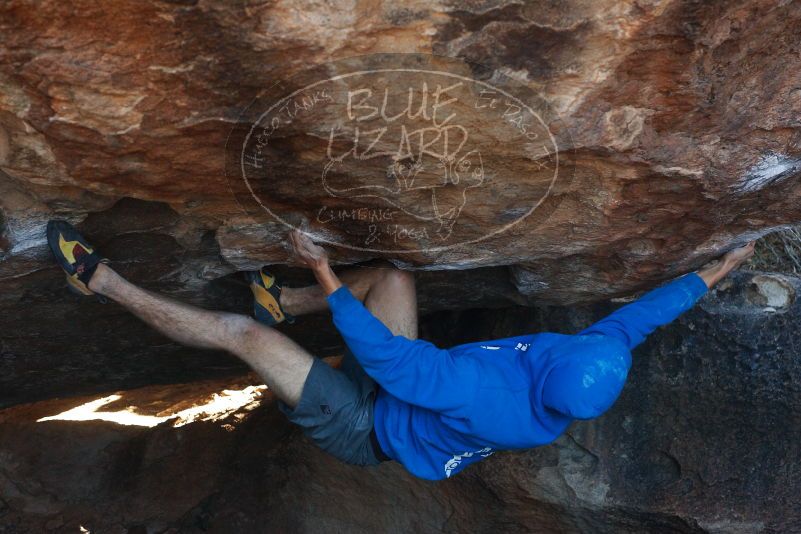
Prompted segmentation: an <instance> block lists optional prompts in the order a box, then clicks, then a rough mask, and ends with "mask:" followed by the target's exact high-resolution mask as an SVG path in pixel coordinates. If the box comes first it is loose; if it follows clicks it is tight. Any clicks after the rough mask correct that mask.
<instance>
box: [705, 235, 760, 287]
mask: <svg viewBox="0 0 801 534" xmlns="http://www.w3.org/2000/svg"><path fill="white" fill-rule="evenodd" d="M753 255H754V241H751V242H750V243H748V244H747V245H745V246H742V247H740V248H736V249H734V250H732V251H730V252H729V253H727V254H726V255H725V256H723V257H722V258H721V259H720V260H718V262H717V263H715V264H714V265H712V266H710V267H707V268H705V269H701V270H700V271H698V276H700V277H701V279H702V280H703V281H704V283H705V284H706V287H709V288H711V287H712V286H714V285H715V284H717V283H718V282H720V281H721V280H722V279H723V278H724V277H725V276H726V275H727V274H729V273H730V272H731V271H733V270H734V269H736V268H737V267H739V266H740V265H742V264H743V262H745V261H746V260H747V259H748V258H750V257H751V256H753Z"/></svg>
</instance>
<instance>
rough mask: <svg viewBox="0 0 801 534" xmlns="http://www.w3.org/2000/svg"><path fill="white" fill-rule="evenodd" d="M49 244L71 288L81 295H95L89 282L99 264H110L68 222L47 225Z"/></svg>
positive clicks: (52, 222) (53, 222) (54, 222)
mask: <svg viewBox="0 0 801 534" xmlns="http://www.w3.org/2000/svg"><path fill="white" fill-rule="evenodd" d="M47 244H48V245H50V250H52V251H53V255H54V256H55V257H56V262H58V264H59V266H60V267H61V268H62V269H63V270H64V272H65V273H66V275H67V284H68V285H69V288H70V289H71V290H72V291H74V292H75V293H78V294H80V295H94V293H93V292H92V291H91V290H90V289H89V280H91V278H92V275H93V274H95V270H96V269H97V265H98V264H99V263H108V260H107V259H105V258H103V257H101V256H100V255H99V254H98V253H97V252H95V250H94V249H93V248H92V247H91V245H89V243H87V241H86V239H84V237H83V236H82V235H81V234H79V233H78V231H77V230H76V229H75V227H73V226H72V225H71V224H70V223H68V222H66V221H50V222H48V223H47Z"/></svg>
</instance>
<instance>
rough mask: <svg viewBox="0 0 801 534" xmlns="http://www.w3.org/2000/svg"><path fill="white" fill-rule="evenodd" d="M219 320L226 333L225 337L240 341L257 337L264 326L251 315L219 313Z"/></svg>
mask: <svg viewBox="0 0 801 534" xmlns="http://www.w3.org/2000/svg"><path fill="white" fill-rule="evenodd" d="M220 320H221V322H222V324H223V325H224V326H223V327H224V328H225V330H226V333H227V334H228V336H227V337H229V338H232V339H235V340H239V341H242V342H246V341H248V340H250V339H253V338H256V337H258V335H259V332H260V331H261V330H262V329H264V328H265V326H263V325H261V324H260V323H258V322H257V321H255V320H254V319H252V318H251V317H248V316H247V315H239V314H236V313H220Z"/></svg>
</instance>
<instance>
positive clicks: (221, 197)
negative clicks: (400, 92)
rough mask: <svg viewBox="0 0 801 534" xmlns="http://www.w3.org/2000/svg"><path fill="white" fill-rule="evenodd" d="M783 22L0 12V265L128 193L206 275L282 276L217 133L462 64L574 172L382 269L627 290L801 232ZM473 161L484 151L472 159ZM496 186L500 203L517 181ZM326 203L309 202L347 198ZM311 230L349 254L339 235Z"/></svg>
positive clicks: (489, 13) (342, 9) (614, 5)
mask: <svg viewBox="0 0 801 534" xmlns="http://www.w3.org/2000/svg"><path fill="white" fill-rule="evenodd" d="M799 22H801V9H799V6H798V4H797V3H795V2H780V1H768V0H762V1H757V0H749V1H744V0H743V1H737V2H689V1H678V0H675V1H668V2H634V3H633V2H616V1H604V2H582V1H570V2H559V3H539V2H532V3H517V2H508V3H505V2H469V3H461V2H459V3H453V4H451V3H448V2H440V3H437V2H435V3H419V4H418V3H410V4H407V5H404V6H397V5H396V4H395V3H392V2H386V3H382V2H378V3H374V4H370V7H369V8H368V6H366V5H362V4H359V3H355V2H353V3H348V2H341V3H333V4H329V3H320V2H264V3H262V2H247V3H229V2H214V1H201V2H159V3H142V2H131V1H113V2H106V3H104V4H103V5H102V6H99V5H96V4H95V3H92V2H71V3H69V4H64V3H62V2H55V1H53V2H44V3H42V2H33V1H25V0H12V1H9V2H4V3H3V6H2V7H0V25H2V26H1V27H2V31H3V36H4V39H3V43H2V45H0V87H2V89H3V90H2V97H0V169H2V171H3V172H4V173H5V174H3V175H2V177H3V178H2V189H3V193H2V201H0V211H2V212H3V226H4V228H5V229H4V232H3V234H4V236H3V243H4V245H3V250H4V253H5V255H6V256H9V255H10V256H11V258H12V259H13V258H18V259H17V260H16V261H15V264H14V267H13V269H12V267H11V266H9V265H3V266H2V269H3V272H6V271H8V270H12V272H14V273H17V272H19V271H20V269H35V268H38V267H40V266H41V262H40V261H39V260H30V259H28V258H29V256H30V255H35V252H36V250H38V248H40V247H41V229H42V225H43V223H44V221H45V220H46V219H47V218H48V217H49V216H51V215H52V214H54V213H55V214H59V215H63V216H67V217H69V218H71V219H74V220H79V219H81V218H82V217H84V216H85V214H87V213H89V212H93V211H98V210H102V209H106V208H108V207H109V206H111V205H112V204H113V203H114V202H115V201H116V200H118V199H120V198H122V197H134V198H138V199H147V200H159V201H163V202H167V203H169V204H170V205H171V206H172V208H173V209H174V210H175V211H176V212H177V213H178V214H179V215H180V222H179V223H178V224H176V226H175V227H174V228H173V229H172V230H171V231H170V232H169V234H170V235H171V236H172V237H174V238H175V239H177V240H179V241H180V242H181V243H182V244H183V245H185V246H187V247H188V249H189V250H191V251H197V250H198V249H199V247H200V243H202V242H203V240H202V237H203V236H204V235H206V233H207V232H211V234H209V235H210V240H211V241H212V242H214V243H215V244H216V246H219V247H220V252H221V255H222V257H223V260H225V263H224V266H223V267H222V269H223V270H228V271H230V270H232V269H233V267H232V266H236V267H238V268H242V267H247V266H251V267H252V266H254V265H257V264H259V263H264V262H269V263H280V262H283V261H285V260H286V255H285V251H284V249H283V247H282V246H281V239H280V234H282V233H283V230H284V228H283V227H282V226H281V225H277V226H276V225H273V226H269V225H268V226H266V227H265V226H264V224H263V223H264V222H265V221H255V222H254V221H253V220H252V219H251V218H249V217H247V216H244V215H243V214H242V211H241V210H240V207H239V206H238V205H237V203H236V202H235V201H234V199H233V197H232V195H231V192H230V190H229V186H228V183H227V180H226V178H225V172H224V164H225V162H224V159H225V157H224V153H223V147H224V145H225V140H226V136H227V135H228V133H229V131H230V130H231V128H232V126H233V125H234V123H235V122H236V120H237V117H239V114H240V112H241V111H242V109H243V108H244V107H245V106H247V105H248V104H249V103H250V102H251V100H252V99H253V97H254V96H256V95H257V93H258V92H259V91H260V90H263V89H265V88H268V87H271V86H272V85H273V84H274V82H275V81H276V80H281V79H288V78H290V77H291V76H293V75H295V74H297V73H300V72H303V71H304V70H305V69H307V68H308V67H309V66H311V65H318V64H324V63H327V62H330V61H332V60H336V59H341V58H344V57H350V56H354V55H359V54H370V53H377V52H399V51H400V52H420V53H429V52H435V53H438V54H443V55H446V56H449V57H452V58H456V60H457V61H459V60H460V59H459V58H463V59H465V60H470V61H474V62H477V63H478V64H481V65H484V66H486V67H487V68H488V69H489V70H487V71H485V72H484V75H486V76H490V77H491V75H492V73H493V72H497V73H507V74H509V75H511V76H513V77H514V78H515V79H518V80H519V81H520V84H521V85H522V86H525V87H527V88H528V89H529V90H530V91H531V92H533V93H537V94H540V95H542V96H543V98H544V99H545V100H546V101H547V102H549V103H550V105H551V108H552V109H553V111H554V112H555V114H558V116H559V117H560V119H559V121H558V122H559V124H560V126H559V128H561V130H562V131H561V132H559V133H557V137H559V138H560V146H559V149H560V151H562V153H561V154H560V156H561V157H562V162H563V163H564V165H566V167H565V168H566V169H568V168H569V169H570V172H569V173H568V172H567V171H566V172H565V176H560V179H559V180H558V181H557V183H556V186H555V189H554V190H553V191H552V192H551V196H550V197H549V200H548V202H550V203H552V204H553V206H552V207H554V208H555V211H554V212H553V213H552V214H550V217H547V220H540V219H537V218H534V219H532V220H527V221H524V222H523V223H521V224H519V225H517V226H515V227H514V228H513V229H511V230H509V231H508V232H505V233H503V234H501V235H499V236H497V237H496V238H493V239H490V240H487V241H483V242H482V243H480V244H477V245H475V246H472V247H466V248H461V249H456V250H453V251H450V252H448V253H445V254H440V255H432V254H411V255H409V254H405V255H404V254H384V255H385V256H388V257H390V258H391V259H395V260H398V261H403V262H404V263H406V264H408V265H410V266H424V267H427V268H445V267H460V268H466V267H474V266H478V265H514V266H515V267H514V271H515V276H514V278H513V279H514V281H515V283H516V284H517V286H518V287H519V289H520V291H521V292H522V293H524V294H527V295H535V296H537V297H538V298H541V299H549V300H554V301H556V300H559V301H565V300H570V301H586V300H597V299H599V298H601V297H603V296H605V295H609V294H620V293H623V292H626V291H630V290H632V289H636V288H639V287H643V286H645V285H647V284H651V283H653V282H655V281H658V280H661V279H664V278H665V277H668V276H671V275H675V274H677V273H678V272H680V271H682V270H687V269H688V268H690V267H692V266H696V265H698V264H699V262H702V261H703V260H705V259H708V258H709V257H710V256H711V255H713V254H715V253H717V252H719V251H720V250H721V249H722V248H724V247H726V246H729V245H732V244H734V243H736V242H742V241H743V240H746V239H748V238H750V237H753V236H755V235H758V234H759V233H760V232H763V231H765V230H766V229H768V228H770V227H775V226H777V225H780V224H784V223H789V222H792V221H797V220H799V219H801V213H800V212H799V208H798V206H799V202H798V198H799V183H798V175H799V163H798V161H799V157H801V152H800V148H801V147H799V134H798V126H799V111H801V89H799V84H800V83H801V79H799V76H801V74H799V72H801V69H798V68H796V67H797V62H798V61H799V59H798V57H799V56H798V51H799V34H798V32H797V31H795V28H797V27H798V24H799ZM311 28H314V30H313V31H310V29H311ZM554 117H556V115H554ZM554 121H555V119H554ZM553 125H554V124H551V125H550V126H552V127H553ZM474 126H475V128H474V130H475V131H479V132H480V131H482V128H481V126H482V125H480V124H477V125H474ZM483 131H484V132H488V133H487V135H490V134H492V133H493V132H496V131H497V134H498V135H501V134H502V133H503V132H502V131H501V127H500V126H498V125H497V124H495V125H493V124H492V123H488V124H484V125H483ZM307 141H308V139H307ZM511 141H514V140H511ZM512 144H514V143H513V142H510V143H496V144H495V145H494V147H495V148H494V150H495V152H496V153H497V154H507V153H506V152H505V151H506V150H507V147H508V146H509V145H512ZM276 146H277V147H278V149H279V150H280V151H281V153H282V157H284V159H285V160H286V161H294V162H296V163H297V165H295V166H294V167H292V166H291V165H288V166H285V167H282V170H284V171H285V173H284V174H282V175H281V182H279V183H284V182H286V184H287V187H289V188H290V193H291V194H290V195H289V197H288V199H287V200H286V205H285V206H284V207H285V208H286V210H287V211H289V212H293V211H301V212H302V211H303V210H309V209H312V208H313V207H316V206H317V203H319V202H320V199H321V197H320V192H319V190H318V189H319V188H317V189H315V188H309V187H299V186H298V185H297V184H299V183H304V182H303V180H304V179H306V178H307V174H306V173H305V172H304V171H305V170H307V168H306V167H304V165H306V164H307V163H308V161H307V160H304V157H307V156H308V153H306V152H304V150H305V148H304V147H303V146H302V145H298V144H297V143H293V140H292V138H289V137H287V138H284V139H283V141H282V142H281V143H278V144H277V145H276ZM306 148H308V145H307V147H306ZM485 148H486V147H485ZM490 148H492V147H490ZM497 154H496V155H497ZM507 155H508V156H509V157H508V158H507V159H506V160H505V162H504V167H503V168H504V170H508V171H509V172H510V173H511V174H510V175H509V176H514V175H515V174H516V175H517V177H518V178H517V181H518V182H519V184H523V183H526V179H527V177H528V176H529V175H530V174H531V170H530V169H529V167H528V166H527V164H526V162H525V160H524V158H523V157H517V158H515V157H514V155H513V154H511V152H510V153H508V154H507ZM491 156H492V153H491V150H489V151H488V150H484V157H485V159H487V161H488V163H487V164H488V165H489V159H491ZM365 165H366V166H367V167H369V162H366V163H365ZM488 169H489V167H488ZM490 170H491V169H490ZM495 170H496V171H497V172H500V171H498V168H497V165H496V167H495ZM567 174H570V176H567ZM505 176H506V175H505ZM505 179H506V180H507V182H508V183H505V184H504V187H501V188H499V189H498V191H511V190H513V189H514V187H515V181H514V180H512V179H511V178H505ZM299 181H300V182H299ZM290 184H296V185H295V186H294V187H292V186H291V185H290ZM323 200H325V198H323ZM338 200H339V202H334V201H333V200H332V199H330V198H329V199H328V200H327V201H326V202H328V203H329V204H330V205H332V206H337V207H339V208H343V209H355V208H358V207H363V206H364V203H363V202H361V201H360V200H359V199H338ZM468 200H469V202H470V203H471V204H470V205H471V206H472V210H473V211H471V212H469V213H466V214H463V216H462V217H461V218H460V219H459V221H457V223H456V228H457V230H456V231H457V232H458V231H464V232H468V230H467V229H468V228H470V227H471V226H472V228H473V231H475V230H477V229H479V230H480V229H484V228H487V229H488V228H490V227H494V226H493V225H495V224H497V221H495V220H494V217H497V213H498V212H499V211H500V210H503V209H504V208H506V207H508V206H507V204H509V203H510V202H513V200H511V199H506V200H504V199H503V198H502V197H498V196H497V195H495V196H492V195H488V194H484V195H476V196H474V197H471V198H469V199H468ZM378 205H379V206H385V205H383V204H381V203H379V204H378ZM315 209H316V208H315ZM460 225H461V226H460ZM317 226H319V225H317ZM265 228H266V229H265ZM459 228H463V229H464V230H459ZM312 229H313V230H315V231H317V232H318V233H320V235H323V234H324V232H323V230H324V229H321V228H312ZM118 231H119V232H130V231H133V227H124V226H120V227H119V229H118ZM327 231H329V232H333V234H334V236H335V237H337V240H339V241H340V242H345V243H347V242H348V240H349V239H350V238H349V237H347V236H344V234H343V232H346V231H348V226H347V225H339V226H337V227H335V228H333V229H327ZM404 246H406V247H408V246H411V245H408V244H407V245H403V244H402V245H401V248H403V247H404ZM337 254H338V257H339V259H340V260H341V261H354V260H357V259H365V257H366V256H375V255H380V254H375V253H356V252H353V251H348V250H347V249H341V248H340V249H338V251H337ZM8 261H9V260H8V259H6V260H5V261H4V263H8ZM3 276H4V278H5V277H7V276H8V275H5V274H4V275H3Z"/></svg>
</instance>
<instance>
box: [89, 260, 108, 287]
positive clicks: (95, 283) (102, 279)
mask: <svg viewBox="0 0 801 534" xmlns="http://www.w3.org/2000/svg"><path fill="white" fill-rule="evenodd" d="M111 272H112V271H111V268H110V267H109V266H108V265H106V264H105V263H98V264H97V267H96V268H95V272H94V274H92V278H90V279H89V283H88V284H86V286H87V287H88V288H89V290H90V291H92V292H93V293H99V294H101V295H102V294H103V291H104V290H105V288H106V282H107V280H108V275H109V274H110V273H111Z"/></svg>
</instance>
